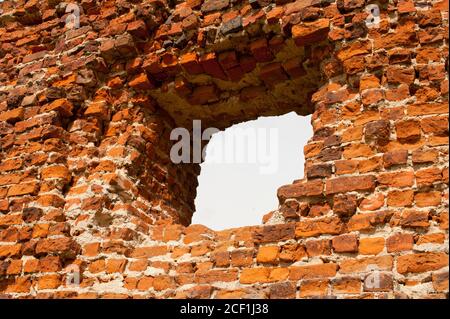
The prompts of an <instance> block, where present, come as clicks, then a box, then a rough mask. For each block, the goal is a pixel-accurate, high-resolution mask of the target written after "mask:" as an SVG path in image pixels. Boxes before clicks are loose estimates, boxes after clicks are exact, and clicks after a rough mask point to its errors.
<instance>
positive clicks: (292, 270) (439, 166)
mask: <svg viewBox="0 0 450 319" xmlns="http://www.w3.org/2000/svg"><path fill="white" fill-rule="evenodd" d="M69 2H71V3H70V4H69ZM369 5H376V6H378V8H379V11H380V14H379V16H378V15H376V13H377V12H376V11H377V10H372V11H373V13H371V11H370V10H368V9H367V8H368V6H369ZM369 7H370V6H369ZM372 7H373V6H372ZM0 12H1V13H0V296H1V297H2V298H318V297H319V298H448V249H449V241H448V195H449V190H448V172H449V169H448V162H447V161H448V149H449V148H448V143H449V141H448V105H447V103H448V74H447V72H448V1H447V0H444V1H441V0H377V1H369V0H297V1H295V2H293V1H292V0H187V1H181V0H171V1H170V0H129V1H125V0H79V1H78V2H75V1H72V0H70V1H67V2H63V1H61V0H40V1H38V0H30V1H25V0H17V1H10V0H5V1H2V2H1V3H0ZM378 19H379V21H378ZM292 111H295V112H296V113H297V114H301V115H308V114H312V125H313V129H314V136H313V137H312V138H311V140H310V141H309V143H308V144H307V145H306V146H305V148H304V156H305V158H306V164H305V177H304V178H303V179H299V180H296V181H293V183H292V184H291V185H286V186H282V187H281V188H280V189H278V193H277V195H278V198H279V209H278V210H277V211H275V212H272V213H270V214H268V215H266V216H265V218H264V223H262V224H261V225H257V226H248V227H243V228H238V229H228V230H222V231H212V230H210V229H208V228H206V227H205V226H201V225H190V221H191V217H192V213H193V211H194V210H195V208H194V198H195V194H196V187H197V176H198V175H199V173H200V166H199V165H198V164H182V165H175V164H173V163H172V162H171V161H170V158H169V153H170V148H171V146H172V143H173V141H170V139H169V135H170V132H171V130H172V129H173V128H175V127H186V128H188V129H191V126H192V120H193V119H200V120H202V127H207V126H211V127H217V128H220V129H225V128H227V127H229V126H231V125H233V124H236V123H240V122H243V121H247V120H252V119H255V118H257V117H258V116H269V115H282V114H285V113H288V112H292ZM299 178H301V176H299ZM237 182H238V181H237ZM275 191H276V190H274V192H275ZM223 195H224V196H227V194H223ZM230 200H232V199H231V198H230ZM275 221H276V222H275ZM77 272H79V273H80V279H81V281H80V283H79V285H77V284H76V282H75V281H76V280H75V279H76V276H75V275H74V274H76V273H77Z"/></svg>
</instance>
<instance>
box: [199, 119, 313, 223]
mask: <svg viewBox="0 0 450 319" xmlns="http://www.w3.org/2000/svg"><path fill="white" fill-rule="evenodd" d="M236 128H242V129H251V128H254V129H253V131H251V132H253V133H254V134H255V138H254V139H253V141H254V142H256V143H251V144H250V143H249V144H244V148H239V147H237V146H236V145H238V144H236V143H235V144H224V143H233V141H236V137H238V136H240V137H241V138H242V136H243V135H242V133H241V134H239V133H238V132H233V131H235V130H236ZM271 129H272V130H271ZM273 129H275V130H273ZM246 132H249V131H246ZM264 132H265V136H264ZM277 134H278V136H277ZM311 137H312V126H311V116H299V115H297V114H295V113H294V112H291V113H288V114H285V115H283V116H274V117H261V118H258V119H257V120H255V121H249V122H244V123H240V124H237V125H234V126H232V127H230V128H228V129H226V130H225V131H222V132H219V133H216V134H214V135H213V136H212V138H211V140H210V142H209V143H208V146H207V148H206V158H205V161H204V162H203V163H202V164H201V173H200V176H199V177H198V181H199V186H198V188H197V197H196V199H195V205H196V212H195V213H194V215H193V218H192V223H193V224H203V225H205V226H207V227H209V228H211V229H214V230H222V229H227V228H232V227H241V226H250V225H258V224H261V222H262V217H263V215H265V214H266V213H268V212H270V211H272V210H274V209H276V208H277V207H278V199H277V192H276V191H277V189H278V187H280V186H281V185H285V184H290V183H292V181H293V180H294V179H299V178H302V177H303V168H304V156H303V146H304V145H305V144H306V143H307V141H308V139H310V138H311ZM247 140H248V139H247ZM261 141H262V142H261ZM261 143H266V144H265V146H266V148H264V144H261ZM224 145H228V146H229V147H228V148H224V147H225V146H224ZM233 145H234V146H233ZM252 145H253V147H252ZM261 145H262V146H263V147H260V146H261ZM255 146H256V151H257V152H256V153H255V152H254V153H255V155H256V162H254V163H248V162H249V160H248V159H249V157H248V156H247V154H248V153H247V152H248V151H249V150H252V149H254V147H255ZM277 148H278V151H277ZM220 150H224V151H222V152H220ZM261 150H262V151H263V152H262V153H261V152H260V151H261ZM264 151H265V152H264ZM221 154H227V155H226V156H230V159H231V160H233V159H236V155H237V156H239V155H240V156H244V160H245V161H241V163H235V162H236V160H234V161H233V162H234V163H224V161H223V160H222V163H217V162H218V160H216V163H214V162H213V160H214V157H215V158H216V159H217V158H220V155H221ZM261 154H262V155H266V156H265V157H264V156H261ZM267 155H271V156H270V157H268V156H267ZM250 158H251V157H250ZM264 159H265V161H264ZM242 162H244V163H242ZM261 162H262V163H261ZM270 163H271V165H269V164H270ZM264 167H266V170H265V171H264ZM269 168H275V169H269ZM271 171H273V173H271ZM264 173H265V174H264Z"/></svg>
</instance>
